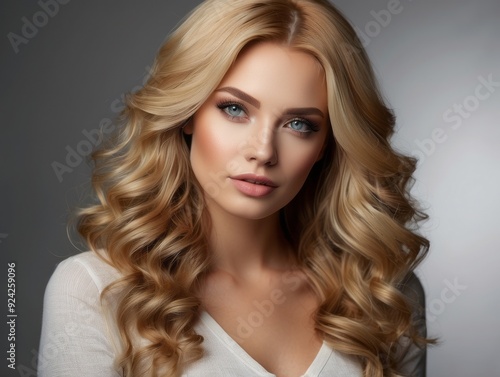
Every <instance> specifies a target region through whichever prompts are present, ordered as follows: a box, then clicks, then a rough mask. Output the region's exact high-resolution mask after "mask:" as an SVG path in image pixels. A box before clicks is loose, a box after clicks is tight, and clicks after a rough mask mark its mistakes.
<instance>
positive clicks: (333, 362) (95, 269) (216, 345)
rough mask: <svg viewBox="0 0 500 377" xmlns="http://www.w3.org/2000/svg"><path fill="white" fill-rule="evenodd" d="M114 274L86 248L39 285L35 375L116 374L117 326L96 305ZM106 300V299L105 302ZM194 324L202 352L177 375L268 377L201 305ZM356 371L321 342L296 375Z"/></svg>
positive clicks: (358, 371)
mask: <svg viewBox="0 0 500 377" xmlns="http://www.w3.org/2000/svg"><path fill="white" fill-rule="evenodd" d="M119 276H120V275H119V273H118V271H117V270H115V269H114V268H113V267H111V266H110V265H108V264H106V263H104V262H103V261H102V260H101V259H99V257H97V256H96V255H95V254H94V253H92V252H85V253H82V254H78V255H75V256H73V257H70V258H68V259H66V260H65V261H63V262H61V263H60V264H59V265H58V266H57V268H56V270H55V272H54V274H53V275H52V277H51V278H50V280H49V283H48V285H47V288H46V291H45V298H44V308H43V324H42V335H41V340H40V351H39V363H38V376H39V377H69V376H71V377H73V376H78V377H97V376H98V377H121V376H123V374H122V373H121V371H120V370H119V369H118V368H116V367H115V365H114V361H115V357H116V355H117V353H118V352H119V351H120V345H119V342H118V339H119V337H118V332H117V331H118V330H117V328H116V327H115V324H114V321H113V319H112V317H110V316H109V314H107V313H111V312H112V311H110V310H108V309H107V308H106V307H105V306H103V305H101V303H100V300H99V297H100V293H101V292H102V290H103V289H104V288H105V287H106V286H107V285H108V284H109V283H111V282H112V281H113V280H115V279H116V278H118V277H119ZM111 305H112V304H111ZM195 330H196V332H197V333H198V334H200V335H202V336H203V337H204V339H205V340H204V341H203V347H204V350H205V356H204V357H203V358H202V359H200V360H198V361H196V362H194V363H192V364H190V365H189V366H187V367H186V369H185V371H184V374H183V375H182V376H183V377H207V376H217V377H253V376H262V377H273V376H275V375H274V374H272V373H269V372H268V371H267V370H266V369H265V368H264V367H262V366H261V365H260V364H259V363H258V362H257V361H256V360H254V359H253V358H252V357H251V356H250V355H249V354H248V353H246V352H245V351H244V350H243V348H241V347H240V346H239V344H238V343H236V341H235V340H233V339H232V338H231V337H230V336H229V335H228V334H227V333H226V332H225V331H224V330H223V329H222V327H221V326H220V325H219V324H218V323H217V322H216V321H215V320H214V319H213V318H212V317H211V316H210V315H209V314H208V313H207V312H205V311H203V312H202V313H201V316H200V321H199V322H198V323H197V324H196V326H195ZM344 376H345V377H347V376H349V377H355V376H362V368H361V366H360V364H359V362H358V361H356V359H355V358H352V357H350V356H347V355H344V354H341V353H339V352H337V351H335V350H333V349H332V348H330V347H329V346H328V345H327V344H326V343H323V345H322V347H321V348H320V350H319V352H318V354H317V356H316V357H315V359H314V361H313V362H312V364H311V365H310V366H309V368H308V369H307V371H306V373H305V374H304V375H303V376H302V377H344Z"/></svg>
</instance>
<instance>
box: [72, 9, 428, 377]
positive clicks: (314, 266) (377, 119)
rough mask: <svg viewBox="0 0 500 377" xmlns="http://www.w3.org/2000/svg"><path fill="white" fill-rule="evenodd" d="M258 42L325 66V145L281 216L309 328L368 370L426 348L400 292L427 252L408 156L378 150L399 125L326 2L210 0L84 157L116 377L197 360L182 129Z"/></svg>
mask: <svg viewBox="0 0 500 377" xmlns="http://www.w3.org/2000/svg"><path fill="white" fill-rule="evenodd" d="M263 41H266V42H274V43H277V44H279V45H282V46H286V47H289V48H293V49H297V50H300V51H302V52H305V53H308V54H310V55H312V56H313V57H315V58H316V59H317V60H318V62H319V63H320V64H321V66H322V67H323V69H324V72H325V78H326V86H327V95H328V112H329V121H330V122H329V123H330V125H331V132H330V135H329V141H328V145H327V148H326V150H325V153H324V155H323V158H322V159H321V160H320V161H319V162H317V163H316V165H315V166H314V167H313V169H312V171H311V172H310V174H309V176H308V178H307V180H306V182H305V184H304V186H303V188H302V189H301V191H300V192H299V194H298V195H297V197H296V198H294V200H292V202H290V203H289V204H288V205H287V206H286V207H285V208H284V209H283V210H282V211H281V216H282V220H283V221H282V226H283V228H284V231H285V232H286V234H288V236H289V241H290V243H291V244H292V246H293V249H294V252H295V256H294V257H295V259H296V260H297V263H298V264H299V267H300V268H301V269H302V270H303V271H304V273H305V274H306V276H307V277H308V281H309V282H310V284H311V286H312V288H313V289H314V291H315V293H316V294H317V296H318V297H319V300H320V305H319V308H318V310H317V312H316V314H315V321H316V329H317V330H318V331H320V332H321V333H322V334H323V336H324V339H325V340H326V341H327V342H328V344H330V345H331V346H332V347H333V348H334V349H336V350H338V351H340V352H342V353H345V354H349V355H352V356H355V357H357V358H359V360H360V362H361V364H362V366H363V369H364V375H365V376H370V377H371V376H377V377H381V376H392V375H396V374H398V373H399V369H398V368H399V366H398V363H399V359H400V356H401V352H400V350H398V347H400V346H401V344H402V342H401V339H402V338H406V339H409V340H410V341H411V343H415V344H418V345H425V343H426V342H428V340H427V339H425V338H424V337H422V336H420V335H419V334H418V332H417V331H416V330H415V328H416V327H415V323H414V321H413V320H412V310H413V308H412V305H411V302H410V300H409V299H408V298H407V297H406V296H405V295H404V294H403V293H402V292H401V285H402V284H403V283H404V281H405V279H406V278H407V277H408V276H409V274H410V273H411V271H413V269H414V268H415V267H416V266H417V264H418V263H419V262H420V261H421V260H422V258H423V257H424V256H425V254H426V253H427V251H428V247H429V243H428V241H427V240H426V239H425V238H424V237H422V236H421V235H419V234H418V228H417V225H418V223H419V222H420V221H421V220H423V219H425V218H426V216H425V214H423V213H422V212H421V211H420V210H419V209H418V206H417V203H415V202H414V201H413V199H412V197H411V196H410V194H409V189H410V186H411V183H412V174H413V172H414V170H415V166H416V161H415V160H414V159H413V158H411V157H408V156H405V155H403V154H401V153H399V152H397V151H395V150H394V149H393V147H392V146H391V144H390V138H391V135H392V134H393V131H394V125H395V117H394V115H393V113H392V111H391V110H390V109H388V108H387V106H386V105H385V104H384V101H383V99H382V96H381V94H380V92H379V89H378V85H377V83H376V79H375V77H374V74H373V71H372V68H371V65H370V62H369V59H368V57H367V55H366V52H365V51H364V49H363V46H362V44H361V42H360V40H359V39H358V37H357V36H356V33H355V31H354V30H353V28H352V27H351V25H350V24H349V22H348V21H347V20H346V19H345V18H344V17H343V16H342V14H341V13H340V12H339V11H338V10H337V9H336V8H335V7H334V6H332V5H331V4H330V3H329V2H328V1H326V0H207V1H204V2H203V3H202V4H201V5H199V6H198V7H197V8H195V9H194V10H193V11H192V12H191V13H190V14H189V15H188V16H187V17H186V18H185V20H184V21H183V22H182V23H181V24H180V25H179V26H178V27H177V28H176V29H175V30H174V31H173V32H172V33H171V34H170V35H169V36H168V37H167V39H166V41H165V43H164V44H163V45H162V47H161V48H160V50H159V52H158V54H157V57H156V60H155V63H154V66H153V68H152V71H151V76H150V78H149V80H148V81H147V83H146V84H145V85H144V87H143V88H141V89H140V90H139V91H137V92H135V93H133V94H130V95H129V96H128V98H127V101H126V108H125V110H124V112H123V114H122V121H121V122H120V123H119V128H118V132H117V133H116V135H114V136H113V138H112V139H111V140H108V141H107V142H106V143H103V144H102V147H100V148H99V149H98V150H96V151H95V152H94V153H93V162H94V168H93V175H92V184H93V191H94V192H95V197H96V202H95V203H94V204H92V205H89V206H87V207H86V208H83V209H80V210H79V211H78V214H77V219H78V231H79V233H80V234H81V235H82V236H83V237H84V239H85V240H86V242H87V243H88V245H89V247H90V248H91V249H92V250H94V251H95V252H96V253H97V254H98V255H99V256H101V257H102V258H104V259H106V260H107V261H108V262H109V263H111V264H112V265H113V266H114V267H115V268H116V269H117V270H118V271H119V272H120V276H121V277H120V279H119V280H117V281H116V282H115V283H114V284H112V285H111V286H109V287H108V288H107V289H106V290H105V291H104V292H103V296H102V298H103V299H105V298H106V297H107V295H111V294H114V295H116V297H117V306H116V313H115V315H116V317H115V321H116V325H117V327H118V329H119V332H120V335H121V342H122V344H123V352H122V353H121V355H119V357H118V359H117V364H118V365H119V366H120V367H121V368H122V370H123V371H124V375H126V376H128V377H131V376H133V377H139V376H141V377H146V376H148V377H149V376H159V375H161V376H169V377H174V376H180V375H181V373H182V370H183V367H184V366H185V365H187V364H189V363H190V362H192V361H194V360H197V359H199V358H201V357H203V338H202V337H201V336H200V335H198V334H197V333H196V332H195V330H194V325H195V323H196V321H197V320H198V316H199V313H200V310H201V302H200V299H199V298H198V295H197V293H198V290H199V287H200V284H202V283H203V279H204V276H205V274H206V272H207V271H208V270H209V268H210V266H211V259H210V252H209V250H208V246H207V245H208V239H207V237H208V233H209V230H210V214H209V213H207V210H206V207H205V204H204V188H203V187H201V186H200V184H199V183H198V182H197V180H196V178H195V176H194V174H193V171H192V170H191V167H190V160H189V142H188V140H187V138H186V136H185V135H184V133H183V132H182V126H183V125H185V124H186V123H187V122H189V121H190V119H191V117H192V115H193V114H194V113H195V112H196V111H197V109H199V108H200V106H201V105H202V104H203V103H204V102H205V101H206V99H207V98H208V97H209V96H210V95H211V93H212V92H213V91H214V90H215V89H216V88H217V86H218V85H219V83H220V82H221V81H222V79H223V77H224V76H225V74H226V73H227V72H228V70H229V69H230V67H231V66H232V65H233V63H234V62H235V61H236V59H237V57H238V55H239V54H240V52H241V51H242V50H243V49H244V48H245V47H246V46H248V45H249V44H251V43H259V42H263ZM138 339H142V340H143V341H138ZM144 340H145V341H144Z"/></svg>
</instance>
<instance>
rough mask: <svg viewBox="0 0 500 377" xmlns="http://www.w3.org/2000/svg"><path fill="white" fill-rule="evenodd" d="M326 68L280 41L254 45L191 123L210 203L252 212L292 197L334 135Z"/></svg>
mask: <svg viewBox="0 0 500 377" xmlns="http://www.w3.org/2000/svg"><path fill="white" fill-rule="evenodd" d="M328 125H329V122H328V108H327V93H326V84H325V76H324V71H323V69H322V67H321V65H320V64H319V62H318V61H317V60H316V59H314V58H313V57H312V56H311V55H309V54H306V53H304V52H299V51H297V50H292V49H290V48H287V47H282V46H280V45H278V44H273V43H260V44H256V45H253V46H252V47H250V48H248V49H246V50H245V51H244V52H243V53H242V54H241V55H240V56H239V57H238V59H237V60H236V63H235V64H234V66H233V67H232V68H231V69H230V70H229V72H228V73H227V74H226V76H225V77H224V79H223V80H222V82H221V84H220V85H219V87H218V88H217V89H216V90H215V91H214V93H212V95H211V96H210V97H209V98H208V99H207V101H206V102H205V103H204V104H203V105H202V107H201V108H200V109H199V110H198V111H197V112H196V114H195V115H194V117H193V122H192V124H191V125H190V126H188V127H187V128H186V130H185V131H186V132H187V133H192V141H191V164H192V168H193V171H194V174H195V176H196V178H197V179H198V181H199V183H200V184H201V186H202V187H203V189H204V190H205V194H206V195H205V197H206V199H207V200H206V202H207V206H208V209H209V211H213V210H217V211H220V210H222V211H224V212H227V213H230V214H232V215H236V216H239V217H244V218H249V219H261V218H265V217H268V216H270V215H272V214H274V213H276V212H277V211H279V210H280V209H281V208H283V207H284V206H285V205H286V204H287V203H289V202H290V201H291V200H292V199H293V198H294V197H295V195H296V194H297V193H298V192H299V190H300V188H301V187H302V185H303V184H304V182H305V180H306V178H307V176H308V174H309V172H310V170H311V168H312V166H313V165H314V164H315V162H316V161H318V160H319V159H320V158H321V156H322V150H323V146H324V145H325V140H326V137H327V135H328V127H329V126H328Z"/></svg>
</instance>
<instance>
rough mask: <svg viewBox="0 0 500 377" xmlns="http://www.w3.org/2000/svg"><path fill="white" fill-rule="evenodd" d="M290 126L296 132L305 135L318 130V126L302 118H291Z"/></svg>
mask: <svg viewBox="0 0 500 377" xmlns="http://www.w3.org/2000/svg"><path fill="white" fill-rule="evenodd" d="M288 128H290V129H291V130H292V131H294V132H296V133H299V134H303V135H305V134H308V133H310V132H316V131H318V128H317V127H315V126H314V125H313V124H311V122H309V121H306V120H302V119H293V120H291V121H290V122H288Z"/></svg>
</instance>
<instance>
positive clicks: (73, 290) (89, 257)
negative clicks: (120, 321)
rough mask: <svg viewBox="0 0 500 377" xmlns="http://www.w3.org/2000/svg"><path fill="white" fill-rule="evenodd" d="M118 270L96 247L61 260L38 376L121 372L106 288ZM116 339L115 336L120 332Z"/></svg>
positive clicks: (51, 287)
mask: <svg viewBox="0 0 500 377" xmlns="http://www.w3.org/2000/svg"><path fill="white" fill-rule="evenodd" d="M114 276H116V271H115V270H113V269H112V267H111V266H108V265H107V264H106V263H104V262H103V261H101V260H100V259H99V258H98V257H97V256H96V255H94V254H93V253H91V252H86V253H82V254H79V255H76V256H73V257H70V258H68V259H66V260H65V261H63V262H61V263H60V264H59V265H58V266H57V268H56V270H55V271H54V273H53V275H52V276H51V278H50V280H49V282H48V284H47V287H46V290H45V296H44V305H43V318H42V333H41V338H40V350H39V360H38V376H39V377H69V376H72V377H73V376H79V377H95V376H99V377H121V376H122V374H121V373H120V371H119V369H118V368H116V367H115V365H114V361H115V357H116V352H117V348H116V344H117V342H116V341H115V340H113V338H114V337H116V332H114V330H113V329H112V328H111V327H110V321H109V320H108V319H107V318H108V317H107V316H108V314H107V310H108V308H106V307H105V306H103V305H101V301H100V294H101V291H102V289H103V288H104V287H105V286H106V285H107V284H108V283H109V282H111V281H112V278H113V277H114ZM115 339H116V338H115Z"/></svg>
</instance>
